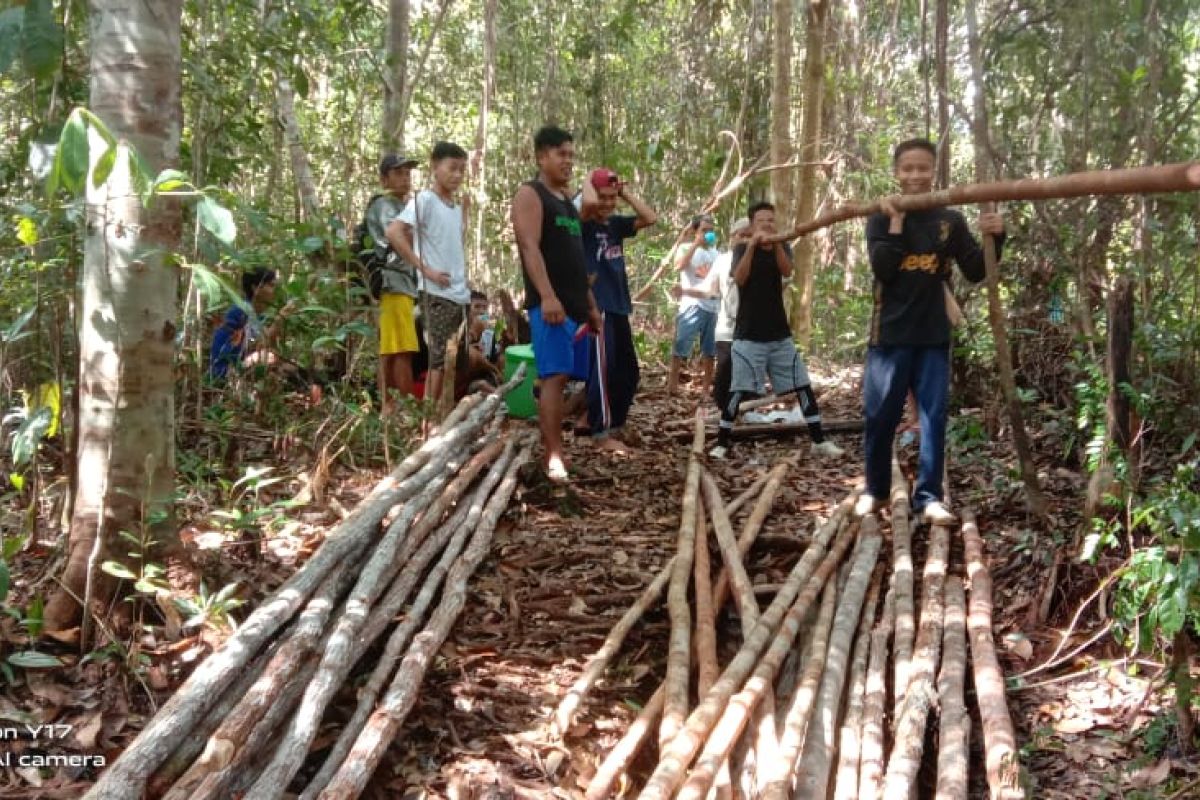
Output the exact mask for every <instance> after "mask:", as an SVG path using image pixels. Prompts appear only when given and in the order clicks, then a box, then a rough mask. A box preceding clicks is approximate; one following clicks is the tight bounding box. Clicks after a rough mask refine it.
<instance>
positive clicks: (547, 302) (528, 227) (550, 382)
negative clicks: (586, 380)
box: [512, 126, 601, 480]
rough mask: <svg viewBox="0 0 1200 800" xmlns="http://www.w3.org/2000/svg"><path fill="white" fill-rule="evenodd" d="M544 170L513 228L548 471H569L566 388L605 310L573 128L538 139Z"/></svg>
mask: <svg viewBox="0 0 1200 800" xmlns="http://www.w3.org/2000/svg"><path fill="white" fill-rule="evenodd" d="M533 146H534V153H535V156H536V158H537V165H538V176H537V178H535V179H534V180H532V181H529V182H527V183H523V184H521V187H520V188H519V189H518V190H517V194H516V196H515V197H514V198H513V202H512V224H513V232H514V233H515V234H516V239H517V249H518V250H519V252H520V254H521V267H522V272H523V275H524V279H525V308H527V309H528V310H529V327H530V331H531V333H532V335H533V336H532V338H533V355H534V360H535V362H536V364H537V371H538V377H539V378H541V382H542V385H541V393H540V395H539V396H538V423H539V425H540V427H541V430H542V445H543V446H544V447H545V450H546V472H547V474H548V475H549V476H550V478H551V479H553V480H563V479H565V478H566V477H567V467H566V462H565V460H564V458H563V452H562V420H563V390H564V389H566V386H567V381H568V380H570V378H571V377H572V375H582V376H584V377H586V376H587V364H586V363H582V364H581V363H576V362H577V361H578V360H579V359H578V358H577V357H576V353H577V352H579V353H581V354H583V355H584V357H586V352H587V349H586V347H577V346H576V343H577V342H578V340H579V339H580V338H581V337H582V336H585V335H586V334H587V332H588V331H587V330H586V327H590V328H591V330H592V331H598V330H601V321H600V312H599V310H597V308H596V301H595V299H594V298H593V297H592V293H591V290H590V289H589V288H588V280H587V261H586V259H585V257H584V253H583V237H582V229H581V225H580V221H579V212H578V211H577V210H576V209H575V204H574V203H572V202H571V186H570V182H571V171H572V169H573V168H574V166H575V144H574V141H573V139H572V137H571V134H569V133H567V132H566V131H564V130H562V129H561V128H555V127H552V126H547V127H545V128H542V129H541V130H539V131H538V132H537V133H536V134H535V135H534V137H533Z"/></svg>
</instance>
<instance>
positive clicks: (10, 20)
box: [0, 6, 25, 75]
mask: <svg viewBox="0 0 1200 800" xmlns="http://www.w3.org/2000/svg"><path fill="white" fill-rule="evenodd" d="M24 21H25V9H23V8H21V7H20V6H14V7H12V8H6V9H4V10H3V11H0V75H3V74H4V73H6V72H8V68H9V67H11V66H12V64H13V62H14V61H16V60H17V55H18V54H19V53H20V52H21V27H22V23H23V22H24Z"/></svg>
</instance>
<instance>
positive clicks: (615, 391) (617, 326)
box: [588, 313, 641, 436]
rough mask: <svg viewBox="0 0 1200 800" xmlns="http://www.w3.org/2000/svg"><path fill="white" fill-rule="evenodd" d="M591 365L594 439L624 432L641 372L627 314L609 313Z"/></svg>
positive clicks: (590, 411) (590, 406)
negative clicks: (620, 429)
mask: <svg viewBox="0 0 1200 800" xmlns="http://www.w3.org/2000/svg"><path fill="white" fill-rule="evenodd" d="M592 347H593V352H592V353H591V356H592V357H591V358H590V359H589V361H590V362H591V363H590V364H589V365H588V426H589V427H590V428H591V429H592V435H593V436H594V435H596V434H598V433H603V432H605V431H608V430H612V429H614V428H620V427H622V426H623V425H624V424H625V420H626V419H627V418H628V417H629V409H630V407H631V406H632V405H633V396H634V395H636V394H637V390H638V383H639V382H640V381H641V371H640V369H639V367H638V359H637V349H636V348H635V347H634V344H633V329H632V328H631V327H630V325H629V317H628V316H627V315H625V314H612V313H605V315H604V335H603V337H599V336H597V337H596V338H595V340H594V341H593V343H592Z"/></svg>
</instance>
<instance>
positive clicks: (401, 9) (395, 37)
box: [383, 0, 409, 151]
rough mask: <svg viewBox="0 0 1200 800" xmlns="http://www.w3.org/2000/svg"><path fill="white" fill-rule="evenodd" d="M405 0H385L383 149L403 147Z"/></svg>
mask: <svg viewBox="0 0 1200 800" xmlns="http://www.w3.org/2000/svg"><path fill="white" fill-rule="evenodd" d="M408 32H409V13H408V0H388V20H387V40H386V44H387V47H386V50H387V62H386V64H385V65H384V76H385V77H384V82H383V149H384V150H385V151H387V150H402V149H403V148H404V96H405V90H406V89H407V87H406V86H405V77H406V75H407V73H408Z"/></svg>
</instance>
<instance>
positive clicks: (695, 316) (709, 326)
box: [675, 306, 717, 358]
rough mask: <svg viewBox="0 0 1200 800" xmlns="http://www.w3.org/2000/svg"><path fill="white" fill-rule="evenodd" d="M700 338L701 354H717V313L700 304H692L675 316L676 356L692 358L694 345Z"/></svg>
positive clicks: (709, 356) (711, 355) (707, 355)
mask: <svg viewBox="0 0 1200 800" xmlns="http://www.w3.org/2000/svg"><path fill="white" fill-rule="evenodd" d="M697 338H699V339H700V354H701V355H703V356H704V357H705V358H712V357H714V356H715V355H716V354H717V314H716V312H715V311H705V310H704V309H703V308H701V307H700V306H690V307H688V308H686V309H684V310H683V311H680V312H679V314H678V315H677V316H676V317H675V357H676V358H691V357H692V346H693V344H694V343H695V341H696V339H697Z"/></svg>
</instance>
